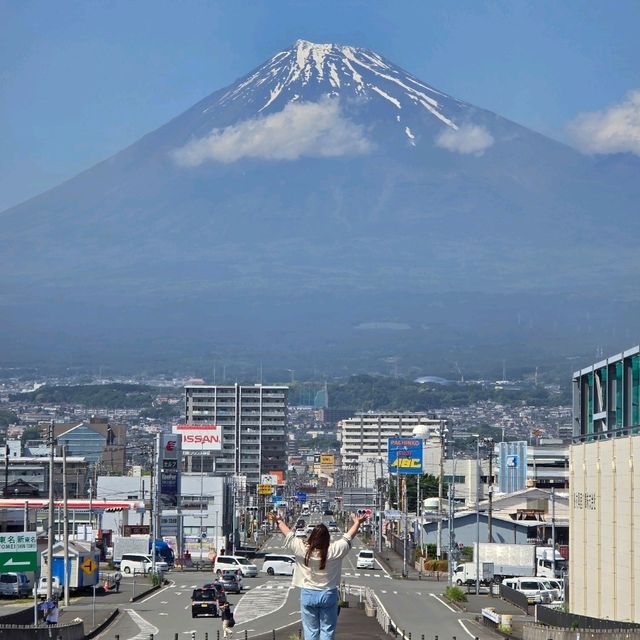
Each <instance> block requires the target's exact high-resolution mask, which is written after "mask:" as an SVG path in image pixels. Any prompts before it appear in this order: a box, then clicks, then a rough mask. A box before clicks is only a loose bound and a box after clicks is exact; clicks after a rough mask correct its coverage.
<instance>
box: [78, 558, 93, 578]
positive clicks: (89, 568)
mask: <svg viewBox="0 0 640 640" xmlns="http://www.w3.org/2000/svg"><path fill="white" fill-rule="evenodd" d="M96 567H97V565H96V563H95V560H93V559H92V558H87V559H86V560H85V561H84V562H83V563H82V564H81V565H80V568H81V569H82V570H83V571H84V572H85V573H86V574H87V575H91V574H92V573H93V572H94V571H95V570H96Z"/></svg>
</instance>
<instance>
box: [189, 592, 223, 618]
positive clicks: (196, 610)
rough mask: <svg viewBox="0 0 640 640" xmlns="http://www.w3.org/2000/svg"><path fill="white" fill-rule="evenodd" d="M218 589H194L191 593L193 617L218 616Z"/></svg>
mask: <svg viewBox="0 0 640 640" xmlns="http://www.w3.org/2000/svg"><path fill="white" fill-rule="evenodd" d="M218 615H219V614H218V591H217V590H216V589H194V590H193V593H192V594H191V617H192V618H197V617H198V616H213V617H214V618H217V617H218Z"/></svg>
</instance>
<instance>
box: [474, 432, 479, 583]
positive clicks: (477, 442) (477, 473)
mask: <svg viewBox="0 0 640 640" xmlns="http://www.w3.org/2000/svg"><path fill="white" fill-rule="evenodd" d="M476 438H477V439H476V548H475V556H476V595H480V436H479V435H476Z"/></svg>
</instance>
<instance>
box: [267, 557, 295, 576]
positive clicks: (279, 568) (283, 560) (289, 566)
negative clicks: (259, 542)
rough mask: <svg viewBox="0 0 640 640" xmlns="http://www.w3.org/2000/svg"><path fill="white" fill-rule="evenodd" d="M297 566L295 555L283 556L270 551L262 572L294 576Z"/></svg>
mask: <svg viewBox="0 0 640 640" xmlns="http://www.w3.org/2000/svg"><path fill="white" fill-rule="evenodd" d="M295 566H296V559H295V558H294V557H293V556H281V555H276V554H275V553H268V554H267V555H266V556H265V557H264V564H263V565H262V573H266V574H268V575H270V576H275V575H276V574H281V575H285V576H292V575H293V570H294V568H295Z"/></svg>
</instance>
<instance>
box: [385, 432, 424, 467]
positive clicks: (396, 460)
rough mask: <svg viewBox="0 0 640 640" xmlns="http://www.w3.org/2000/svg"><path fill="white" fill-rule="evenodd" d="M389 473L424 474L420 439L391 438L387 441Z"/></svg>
mask: <svg viewBox="0 0 640 640" xmlns="http://www.w3.org/2000/svg"><path fill="white" fill-rule="evenodd" d="M387 464H388V466H389V473H407V474H415V475H418V474H421V473H422V440H421V439H420V438H389V439H388V441H387Z"/></svg>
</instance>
